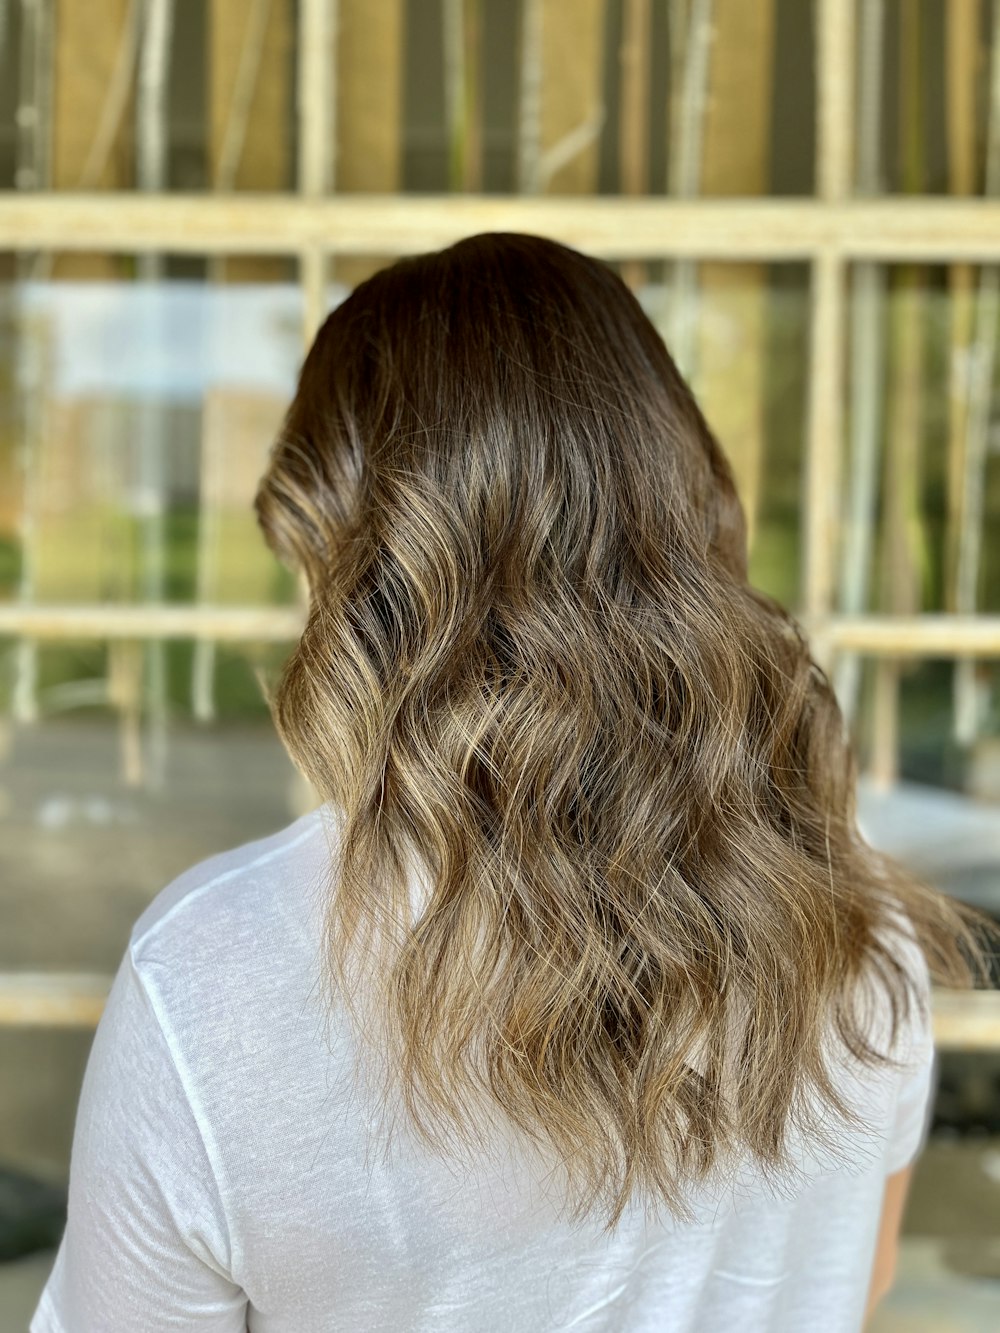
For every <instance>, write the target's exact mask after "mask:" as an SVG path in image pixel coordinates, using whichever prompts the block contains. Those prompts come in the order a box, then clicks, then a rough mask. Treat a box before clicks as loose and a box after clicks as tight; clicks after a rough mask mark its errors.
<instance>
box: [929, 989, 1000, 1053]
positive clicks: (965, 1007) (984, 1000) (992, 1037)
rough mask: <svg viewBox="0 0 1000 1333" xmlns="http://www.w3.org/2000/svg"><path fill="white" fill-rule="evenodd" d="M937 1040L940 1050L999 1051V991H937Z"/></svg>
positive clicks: (935, 1029)
mask: <svg viewBox="0 0 1000 1333" xmlns="http://www.w3.org/2000/svg"><path fill="white" fill-rule="evenodd" d="M933 1010H934V1040H935V1042H936V1043H937V1045H938V1047H939V1048H940V1049H941V1050H944V1051H948V1050H958V1051H1000V991H996V990H974V991H951V990H938V989H935V991H934V999H933Z"/></svg>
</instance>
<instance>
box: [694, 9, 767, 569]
mask: <svg viewBox="0 0 1000 1333" xmlns="http://www.w3.org/2000/svg"><path fill="white" fill-rule="evenodd" d="M714 22H715V27H716V37H715V41H714V42H713V44H712V55H711V64H710V67H709V68H710V78H711V94H710V96H709V98H708V102H707V106H706V114H705V127H704V159H703V162H702V172H701V178H702V193H703V194H705V195H766V194H767V193H768V176H769V169H770V148H771V115H770V110H771V79H772V73H773V68H774V58H773V52H774V0H756V2H755V3H754V4H752V5H748V4H745V3H744V0H715V4H714ZM698 278H699V288H700V291H701V295H702V301H703V308H704V310H705V312H706V316H707V317H706V318H705V319H703V320H700V321H699V325H698V353H697V356H698V389H699V393H700V395H701V396H702V397H703V398H704V400H705V404H706V410H707V411H708V412H709V414H710V418H711V422H712V426H713V429H714V430H715V431H716V433H717V434H718V436H719V439H720V441H721V443H722V445H723V448H724V449H725V450H726V452H727V454H728V455H729V457H730V459H731V461H732V464H733V469H734V471H735V474H736V481H737V486H738V489H739V492H740V498H741V499H742V501H743V506H744V508H745V510H746V515H747V535H748V540H749V544H750V545H751V546H752V544H753V537H754V533H755V531H756V525H757V511H758V508H759V502H760V490H761V477H762V469H763V465H764V435H765V430H764V425H765V422H764V418H765V412H766V401H765V387H766V386H765V377H766V371H767V316H768V267H767V265H766V264H748V263H744V264H740V263H719V262H706V263H702V264H701V265H700V266H699V274H698Z"/></svg>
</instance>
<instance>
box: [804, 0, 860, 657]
mask: <svg viewBox="0 0 1000 1333" xmlns="http://www.w3.org/2000/svg"><path fill="white" fill-rule="evenodd" d="M854 17H855V15H854V0H817V4H816V24H817V31H816V38H817V46H816V74H817V99H816V100H817V108H816V110H817V114H816V187H817V195H818V196H819V198H821V199H823V200H825V201H827V202H828V203H837V202H840V201H841V200H844V199H846V198H847V197H848V196H849V194H850V192H851V184H852V174H853V154H852V138H853V115H852V107H853V93H854ZM810 298H811V308H810V346H809V404H808V420H807V431H806V464H805V475H804V479H803V480H804V488H805V504H804V509H805V532H804V553H803V554H804V562H803V563H804V570H803V584H802V595H801V600H802V603H803V607H804V609H805V610H806V611H807V612H808V613H809V614H811V615H817V616H821V615H826V614H829V612H830V611H831V610H832V609H833V604H834V592H835V564H836V552H837V543H838V521H837V520H838V514H839V506H840V486H841V471H842V466H841V454H842V435H843V399H844V382H845V377H844V355H845V348H844V341H845V340H844V322H845V315H846V302H845V264H844V259H843V255H842V254H841V253H840V251H839V250H838V249H837V247H836V246H835V245H830V246H825V247H824V248H823V249H822V250H821V251H820V252H819V253H818V254H817V255H816V256H815V258H814V259H813V262H812V281H811V290H810ZM813 649H814V654H815V655H816V657H817V660H819V661H820V665H821V666H823V667H825V668H827V669H828V668H829V667H830V666H831V662H830V653H829V647H828V645H827V644H826V643H824V642H821V641H820V640H819V639H816V640H815V642H814V644H813Z"/></svg>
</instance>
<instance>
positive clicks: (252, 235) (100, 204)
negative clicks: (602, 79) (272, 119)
mask: <svg viewBox="0 0 1000 1333" xmlns="http://www.w3.org/2000/svg"><path fill="white" fill-rule="evenodd" d="M482 231H521V232H535V233H540V234H544V235H546V236H552V237H555V238H556V239H559V240H563V241H565V242H566V243H568V244H570V245H574V246H576V247H578V248H579V249H582V250H586V251H589V252H590V253H592V254H597V255H602V256H605V257H606V258H622V259H627V258H640V259H641V258H655V257H656V256H660V255H664V256H673V255H688V256H692V257H704V258H715V259H733V260H746V259H760V260H773V261H782V260H808V259H810V258H811V257H812V256H813V255H816V254H818V253H819V252H821V251H830V250H833V251H834V252H836V253H838V254H841V255H843V256H845V257H846V258H855V259H861V258H865V259H883V260H885V261H886V262H889V263H892V262H897V261H901V260H906V259H921V260H926V261H934V260H938V261H941V262H947V261H951V260H957V259H964V260H968V261H970V262H976V261H989V260H1000V201H997V200H993V199H969V198H947V197H943V196H937V195H935V196H916V195H907V196H905V197H903V196H898V197H895V196H894V197H888V198H882V199H867V198H866V199H857V200H848V201H845V202H843V203H837V202H826V201H824V200H821V199H813V198H797V197H793V196H787V197H782V198H777V199H775V198H769V199H753V198H730V199H724V198H711V199H676V198H664V197H659V196H641V197H629V198H625V197H616V196H603V195H602V196H597V197H581V196H577V197H570V196H566V197H553V196H516V195H514V196H512V195H465V194H453V195H409V194H407V195H363V194H351V195H332V196H330V195H328V196H325V197H320V198H310V197H297V196H295V195H291V194H288V195H284V194H282V195H274V194H267V195H264V194H252V193H240V194H229V195H213V194H143V195H138V194H133V193H131V192H126V191H105V192H103V193H99V194H96V193H95V194H75V193H70V192H49V193H43V192H39V193H32V192H27V191H17V192H8V193H2V194H0V249H6V250H25V249H27V250H55V251H71V250H73V251H88V252H104V253H108V252H121V253H126V254H135V253H139V252H146V251H157V252H163V253H174V254H180V253H184V254H297V253H299V252H301V251H304V250H309V251H312V250H315V249H319V250H321V251H325V252H327V253H330V254H338V255H373V256H394V255H409V254H418V253H420V252H422V251H425V250H432V249H436V248H439V247H440V246H444V245H448V244H450V243H451V242H453V241H456V240H458V239H460V238H461V237H463V236H469V235H471V234H473V233H476V232H482Z"/></svg>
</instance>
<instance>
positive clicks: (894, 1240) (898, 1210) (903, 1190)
mask: <svg viewBox="0 0 1000 1333" xmlns="http://www.w3.org/2000/svg"><path fill="white" fill-rule="evenodd" d="M912 1174H913V1166H912V1164H911V1165H910V1166H904V1167H903V1169H902V1171H896V1172H894V1173H893V1174H892V1175H891V1176H887V1177H886V1181H885V1194H884V1196H883V1201H882V1220H881V1222H880V1223H879V1230H878V1242H877V1245H876V1250H875V1263H874V1265H873V1267H872V1278H871V1285H870V1286H869V1288H868V1304H867V1306H866V1307H865V1325H866V1326H867V1323H868V1319H869V1316H870V1315H871V1313H872V1311H873V1310H874V1309H875V1307H876V1305H878V1303H879V1301H880V1300H881V1299H882V1297H883V1296H885V1295H886V1294H887V1293H888V1292H889V1291H891V1290H892V1284H893V1281H894V1280H895V1277H896V1259H897V1257H898V1254H899V1231H900V1227H901V1225H902V1221H903V1211H904V1209H905V1207H906V1195H907V1191H908V1189H909V1187H910V1177H911V1176H912Z"/></svg>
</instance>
